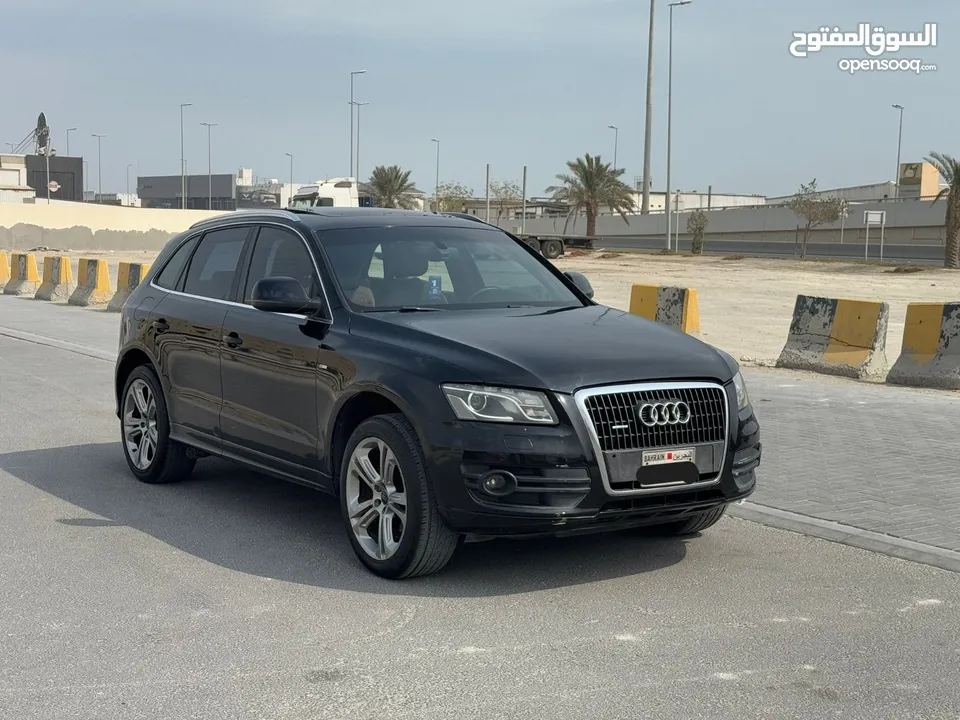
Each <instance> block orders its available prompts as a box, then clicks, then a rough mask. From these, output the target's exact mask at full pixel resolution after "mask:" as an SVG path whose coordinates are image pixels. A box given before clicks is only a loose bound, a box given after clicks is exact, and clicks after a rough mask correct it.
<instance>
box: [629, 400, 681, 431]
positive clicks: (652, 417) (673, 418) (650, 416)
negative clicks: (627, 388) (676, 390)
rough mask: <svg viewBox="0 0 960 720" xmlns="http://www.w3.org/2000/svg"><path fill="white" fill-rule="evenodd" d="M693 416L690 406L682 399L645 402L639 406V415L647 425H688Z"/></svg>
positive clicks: (641, 420)
mask: <svg viewBox="0 0 960 720" xmlns="http://www.w3.org/2000/svg"><path fill="white" fill-rule="evenodd" d="M691 416H692V413H691V412H690V406H689V405H687V404H686V403H685V402H683V401H682V400H670V401H668V402H657V403H644V404H643V405H641V406H640V407H638V408H637V417H639V418H640V422H642V423H643V424H644V425H646V426H647V427H657V426H664V425H686V424H687V423H688V422H690V418H691Z"/></svg>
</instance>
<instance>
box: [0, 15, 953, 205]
mask: <svg viewBox="0 0 960 720" xmlns="http://www.w3.org/2000/svg"><path fill="white" fill-rule="evenodd" d="M458 5H459V7H458ZM649 12H650V4H649V1H648V0H549V1H548V0H484V1H483V2H479V3H462V4H460V3H452V2H449V1H442V0H406V1H405V2H404V1H398V0H362V1H358V2H340V3H337V4H334V3H332V2H330V1H329V0H271V1H270V2H265V1H264V0H259V1H258V2H253V0H202V2H188V1H187V0H164V2H160V3H146V2H140V3H137V2H133V3H131V2H129V0H125V1H123V2H121V1H120V0H85V1H84V2H76V0H40V1H39V2H38V1H37V0H0V26H3V27H5V28H14V29H18V31H15V32H5V33H4V40H3V42H2V43H0V62H2V63H3V67H4V72H3V77H4V87H3V89H2V97H3V102H2V106H0V143H4V142H18V141H20V140H21V139H22V138H23V137H25V136H26V135H27V134H28V133H29V132H30V131H31V129H32V128H33V127H35V125H36V121H37V116H38V114H39V113H40V112H41V111H42V112H44V113H45V114H46V118H47V122H48V123H49V125H50V127H51V130H52V133H53V142H54V146H55V147H56V148H57V150H58V151H59V152H61V153H63V152H65V147H64V146H65V138H66V134H65V130H66V128H68V127H76V128H77V130H75V131H73V132H71V134H70V153H71V155H83V156H84V157H85V158H86V159H88V160H89V173H90V178H88V187H89V188H90V189H96V179H97V169H98V168H97V140H96V139H95V138H93V137H91V133H98V134H104V135H105V136H106V137H104V138H103V139H102V140H101V142H102V146H101V147H102V155H101V157H102V183H103V191H104V192H123V191H124V190H125V184H126V179H125V177H126V173H127V171H128V170H127V168H128V165H129V166H130V170H129V172H130V177H131V184H132V185H135V182H136V181H135V178H136V176H137V174H138V169H139V174H140V175H165V174H170V175H178V174H179V172H180V168H179V165H180V104H181V103H193V105H192V106H191V107H188V108H186V109H185V110H184V144H185V156H186V161H187V169H188V172H191V173H198V174H200V173H206V172H207V130H206V128H205V127H203V126H201V125H200V123H201V122H209V123H217V126H216V127H214V128H213V130H212V146H211V149H212V158H213V172H215V173H218V172H227V173H229V172H235V171H236V170H237V169H238V168H240V167H251V168H253V171H254V174H255V175H256V176H258V177H260V178H278V179H280V180H281V181H286V180H287V179H288V178H289V176H290V166H289V163H290V159H289V158H288V157H287V156H286V155H285V153H292V154H293V155H294V180H295V182H303V183H306V182H312V181H315V180H318V179H322V178H324V177H336V176H345V175H347V174H349V167H350V108H349V105H348V101H349V97H350V72H351V71H352V70H358V69H365V70H366V71H367V73H366V74H364V75H361V76H358V77H357V79H356V84H355V99H356V100H357V101H361V102H369V103H370V104H369V105H367V106H365V107H364V108H363V110H362V117H361V121H360V122H361V128H360V173H359V175H360V177H361V179H366V178H367V177H369V174H370V171H371V169H372V168H373V167H374V166H375V165H378V164H385V165H391V164H398V165H400V166H402V167H403V168H405V169H409V170H411V171H412V173H413V175H412V179H413V180H414V181H415V182H416V183H417V185H418V187H420V188H421V189H423V190H425V191H427V192H432V190H433V187H434V184H435V174H436V161H437V155H436V152H437V145H436V144H435V143H433V142H431V138H437V139H439V140H440V178H441V181H455V182H460V183H463V184H465V185H466V186H467V187H469V188H471V189H473V190H474V192H475V194H476V195H477V196H482V195H483V193H484V183H485V172H486V164H487V163H489V164H490V165H491V176H492V177H493V178H494V179H496V180H516V181H519V180H520V178H521V175H522V171H523V167H524V166H527V168H528V185H527V191H528V195H530V196H537V195H543V194H544V190H545V188H546V187H547V186H548V185H550V184H552V181H553V178H554V176H555V175H556V174H557V173H559V172H563V171H564V170H565V162H566V161H567V160H572V159H574V158H576V157H578V156H582V155H583V154H584V153H591V154H598V153H599V154H601V155H602V157H603V159H604V160H606V161H611V162H612V161H613V154H614V144H615V135H616V133H615V132H614V131H613V130H611V129H609V128H608V126H609V125H616V126H618V127H619V142H618V144H617V160H618V165H619V166H620V167H623V168H625V173H624V176H623V177H624V180H625V181H626V182H628V184H631V185H632V184H633V182H634V178H635V177H639V176H642V173H643V138H644V116H645V98H646V67H647V48H648V42H647V38H648V28H649V25H648V23H649ZM668 23H669V11H668V5H667V2H666V0H656V18H655V39H654V63H653V64H654V82H653V103H654V107H653V116H654V122H653V125H652V152H651V166H652V170H651V175H652V186H653V189H654V190H662V189H663V188H664V185H665V180H666V178H665V175H666V157H667V64H668V63H667V59H668V36H669V32H668V30H669V27H668ZM860 23H869V24H871V25H873V26H877V25H879V26H882V27H883V28H884V29H885V30H886V31H888V32H920V31H922V30H923V26H924V23H937V47H923V48H915V49H914V48H911V49H901V50H900V51H899V52H898V53H896V54H894V55H889V56H885V57H897V58H918V59H921V60H923V61H924V62H925V63H929V64H935V65H936V66H937V70H936V71H935V72H924V73H921V74H915V73H912V72H890V71H887V72H858V73H853V74H851V73H849V72H844V71H841V70H840V69H838V62H839V61H840V60H841V59H843V58H857V59H860V58H866V57H867V55H866V54H865V52H864V49H863V48H843V47H830V48H822V49H821V50H820V51H819V52H818V53H811V54H809V55H808V56H807V57H803V58H798V57H794V56H792V55H791V54H790V52H789V46H790V43H791V42H792V40H793V33H795V32H816V31H817V30H819V28H821V27H823V26H829V27H831V28H833V27H840V29H841V30H842V31H856V29H857V26H858V24H860ZM673 26H674V27H673V113H672V117H673V122H672V138H673V142H672V163H671V165H672V168H671V179H672V182H671V184H672V185H673V186H674V188H675V189H681V190H684V191H701V192H706V191H707V188H708V186H710V187H712V189H713V192H714V193H726V192H729V193H738V194H761V195H768V196H776V195H784V194H789V193H792V192H794V191H795V190H796V189H797V188H798V187H799V185H800V184H801V183H803V182H808V181H809V180H811V179H813V178H816V179H817V184H818V186H819V187H820V188H823V189H826V188H831V187H839V186H846V185H859V184H868V183H874V182H883V181H885V180H893V179H894V175H895V170H896V160H897V139H898V119H899V114H898V111H897V110H895V109H894V108H892V107H891V105H892V104H893V103H898V104H901V105H903V106H904V107H905V111H904V123H903V146H902V160H903V162H907V161H913V160H920V159H922V157H923V156H924V155H926V154H928V153H929V152H930V151H931V150H937V151H941V152H945V153H948V154H954V155H960V133H958V132H957V127H958V124H957V121H956V118H957V117H958V116H960V94H958V93H957V92H956V87H957V82H958V77H960V76H958V70H960V38H958V32H957V30H958V28H960V3H957V2H954V1H953V0H910V2H903V0H844V2H842V3H841V2H837V0H803V1H802V2H800V1H799V0H797V1H794V2H788V1H787V0H693V2H691V3H690V4H689V5H684V6H681V7H676V8H674V22H673ZM0 149H2V150H6V149H7V148H6V146H5V145H2V144H0Z"/></svg>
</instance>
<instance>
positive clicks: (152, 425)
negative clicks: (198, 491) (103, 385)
mask: <svg viewBox="0 0 960 720" xmlns="http://www.w3.org/2000/svg"><path fill="white" fill-rule="evenodd" d="M122 397H123V402H122V404H121V406H120V428H121V433H122V440H123V454H124V456H125V457H126V458H127V465H129V466H130V470H131V471H132V472H133V474H134V475H135V476H136V477H137V479H138V480H140V481H141V482H145V483H152V484H153V483H171V482H178V481H180V480H185V479H187V478H188V477H190V473H191V472H193V467H194V465H195V464H196V460H195V459H194V458H191V457H189V455H188V451H187V447H186V446H185V445H182V444H180V443H178V442H176V441H174V440H171V439H170V421H169V416H168V415H167V403H166V400H165V399H164V397H163V388H162V386H161V385H160V380H159V379H158V378H157V375H156V373H154V371H153V369H152V368H151V367H149V366H147V365H141V366H140V367H138V368H134V370H133V372H131V373H130V376H129V377H128V378H127V381H126V383H125V384H124V387H123V396H122Z"/></svg>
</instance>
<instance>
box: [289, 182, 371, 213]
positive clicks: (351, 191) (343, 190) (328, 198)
mask: <svg viewBox="0 0 960 720" xmlns="http://www.w3.org/2000/svg"><path fill="white" fill-rule="evenodd" d="M290 207H293V208H308V207H360V197H359V193H358V192H357V180H356V178H330V179H328V180H317V182H316V183H314V184H313V185H301V186H300V189H299V190H297V192H296V193H294V195H293V197H292V198H290Z"/></svg>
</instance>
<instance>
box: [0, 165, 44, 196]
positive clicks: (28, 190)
mask: <svg viewBox="0 0 960 720" xmlns="http://www.w3.org/2000/svg"><path fill="white" fill-rule="evenodd" d="M36 195H37V192H36V190H34V189H33V188H32V187H30V185H28V184H27V160H26V156H25V155H3V154H0V202H5V203H22V202H23V201H24V200H31V199H33V198H35V197H36Z"/></svg>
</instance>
